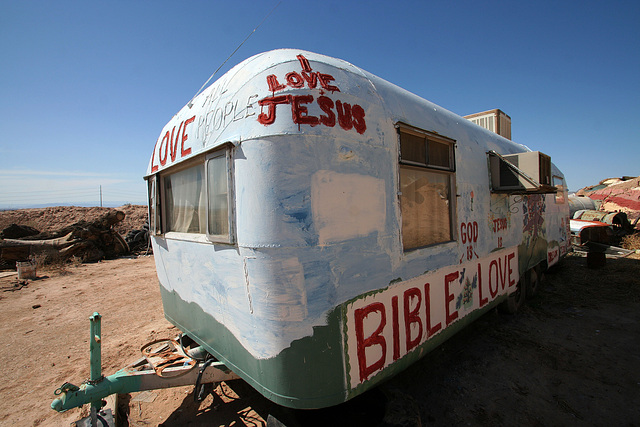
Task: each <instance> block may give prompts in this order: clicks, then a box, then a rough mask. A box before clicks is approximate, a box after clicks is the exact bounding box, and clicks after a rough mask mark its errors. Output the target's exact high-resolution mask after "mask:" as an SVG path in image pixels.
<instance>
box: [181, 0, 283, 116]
mask: <svg viewBox="0 0 640 427" xmlns="http://www.w3.org/2000/svg"><path fill="white" fill-rule="evenodd" d="M280 3H282V0H280V1H279V2H278V4H276V5H275V6H274V7H273V9H271V11H270V12H269V13H268V14H267V16H265V17H264V18H263V19H262V21H261V22H260V23H259V24H258V26H257V27H255V28H254V29H253V31H251V32H250V33H249V35H248V36H247V37H246V38H245V39H244V40H243V41H242V43H240V44H239V45H238V47H237V48H236V50H234V51H233V52H231V55H229V57H228V58H227V59H225V60H224V62H223V63H222V64H220V66H219V67H218V68H217V69H216V70H215V71H214V72H213V74H211V76H210V77H209V78H208V79H207V81H206V82H204V84H203V85H202V87H200V89H199V90H198V92H196V94H195V95H193V97H192V98H191V99H190V100H189V103H188V104H187V105H188V106H189V108H191V107H192V106H193V100H194V98H195V97H196V96H198V95H200V92H202V89H204V88H205V86H207V84H209V82H210V81H211V79H212V78H213V76H215V75H216V73H217V72H218V71H220V68H222V67H224V64H226V63H227V61H228V60H229V59H231V57H232V56H233V55H234V54H235V53H236V52H237V51H238V49H240V48H241V47H242V45H243V44H244V43H245V42H246V41H247V40H249V37H251V36H252V35H253V33H255V32H256V30H257V29H258V28H260V26H261V25H262V24H263V23H264V21H266V20H267V18H268V17H269V16H271V14H272V13H273V11H274V10H276V8H277V7H278V6H280Z"/></svg>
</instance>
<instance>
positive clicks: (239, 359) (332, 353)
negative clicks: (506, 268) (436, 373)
mask: <svg viewBox="0 0 640 427" xmlns="http://www.w3.org/2000/svg"><path fill="white" fill-rule="evenodd" d="M160 290H161V294H162V302H163V306H164V312H165V317H166V318H167V320H168V321H169V322H171V323H173V324H174V325H176V326H177V327H178V328H179V329H180V330H182V331H183V332H184V333H185V334H186V335H188V336H189V337H190V338H192V339H193V340H194V341H196V342H197V343H198V344H200V345H202V346H204V347H205V348H206V349H207V351H209V353H211V354H212V355H213V356H215V357H216V358H217V359H218V360H220V361H221V362H223V363H224V364H225V365H226V366H227V367H228V368H229V369H231V370H232V371H233V372H235V373H236V374H238V375H239V376H240V377H241V378H242V379H244V380H245V381H246V382H247V383H249V384H250V385H251V386H252V387H253V388H255V389H256V390H257V391H258V392H260V393H261V394H262V395H264V396H265V397H266V398H268V399H269V400H271V401H273V402H275V403H277V404H279V405H282V406H286V407H289V408H294V409H317V408H324V407H328V406H334V405H338V404H340V403H343V402H345V401H347V400H349V399H351V398H353V397H355V396H357V395H359V394H361V393H363V392H365V391H366V390H368V389H370V388H372V387H375V386H376V385H378V384H380V383H382V382H384V381H385V380H387V379H389V378H391V377H392V376H394V375H396V374H397V373H399V372H401V371H402V370H404V369H406V368H407V367H408V366H410V365H412V364H413V363H415V362H416V361H417V360H419V359H420V358H422V357H423V356H425V355H426V354H427V353H429V352H430V351H431V350H433V349H434V348H436V347H438V346H439V345H440V344H442V343H443V342H444V341H446V340H447V339H448V338H450V337H451V336H453V335H454V334H455V333H456V332H458V331H459V330H461V329H463V328H464V327H465V326H467V325H468V324H469V323H471V322H473V321H474V320H476V319H477V318H478V317H480V316H481V315H483V314H484V313H486V312H487V311H488V310H490V309H491V308H493V307H495V306H496V304H498V303H499V302H500V301H501V300H502V299H500V298H498V299H497V300H494V301H493V302H492V303H490V304H488V305H487V306H485V307H483V309H481V310H476V311H474V312H472V313H470V314H469V315H468V316H465V317H464V318H462V319H460V320H459V321H457V322H455V323H454V324H452V325H450V326H449V327H448V328H446V329H445V330H443V331H442V332H441V333H439V334H437V335H436V336H434V337H432V338H431V339H429V340H428V341H426V342H424V343H423V344H422V345H420V346H419V347H417V348H415V349H414V351H412V352H411V353H409V354H407V355H406V356H404V357H403V358H401V359H400V360H398V361H396V362H395V363H393V364H392V365H390V366H388V367H387V368H386V369H384V370H383V371H382V372H380V373H378V374H377V375H375V376H374V377H372V378H371V379H369V380H368V381H366V382H364V383H363V384H360V385H358V386H357V387H355V388H350V387H349V386H348V384H349V378H348V374H347V372H349V366H348V364H349V361H348V358H347V357H346V356H345V348H344V342H343V333H344V328H345V326H344V324H345V321H344V314H343V313H344V306H343V305H340V306H338V307H336V308H335V309H334V310H333V311H331V312H330V313H329V315H328V316H327V325H326V326H317V327H314V328H313V335H312V336H309V337H305V338H302V339H299V340H296V341H293V342H292V343H291V346H290V347H288V348H286V349H284V350H283V351H282V352H280V353H279V354H278V355H277V356H275V357H273V358H269V359H258V358H255V357H254V356H252V355H251V354H250V353H249V352H248V351H247V350H246V349H245V348H244V347H243V346H242V345H241V344H240V342H239V341H238V340H237V339H236V338H235V337H234V336H233V334H232V333H231V332H230V331H229V330H228V329H227V328H226V327H225V326H224V325H222V324H221V323H219V322H218V321H216V320H215V319H214V318H213V316H211V315H209V314H207V313H205V312H204V311H203V310H202V308H201V307H200V306H198V305H197V304H196V303H193V302H186V301H184V300H183V299H182V298H180V296H179V295H178V294H177V293H175V292H172V291H168V290H167V289H165V288H164V287H163V286H160ZM345 305H346V304H345Z"/></svg>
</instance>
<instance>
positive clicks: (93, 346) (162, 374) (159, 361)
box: [51, 313, 239, 426]
mask: <svg viewBox="0 0 640 427" xmlns="http://www.w3.org/2000/svg"><path fill="white" fill-rule="evenodd" d="M101 319H102V316H100V314H98V313H93V315H92V316H91V317H90V318H89V320H90V324H91V325H90V340H89V352H90V370H91V375H90V378H89V379H88V380H86V381H85V382H83V383H82V384H81V385H80V386H76V385H74V384H71V383H68V382H66V383H64V384H63V385H62V386H60V387H59V388H58V389H57V390H56V391H55V395H56V396H58V397H57V398H56V399H55V400H54V401H53V402H52V403H51V408H52V409H55V410H56V411H58V412H64V411H67V410H69V409H72V408H76V407H80V406H82V405H85V404H88V403H90V404H91V419H92V421H91V425H93V426H96V425H97V424H96V419H97V417H98V416H102V417H104V416H105V415H106V414H100V410H101V408H102V407H103V406H104V405H105V401H104V400H103V399H105V398H106V397H107V396H110V395H112V394H124V393H133V392H139V391H145V390H156V389H162V388H170V387H180V386H186V385H191V384H194V385H196V388H198V387H199V386H200V385H201V384H207V383H217V382H220V381H230V380H234V379H238V378H239V377H238V376H237V375H236V374H235V373H233V372H231V371H230V370H229V369H227V367H226V366H225V365H224V364H223V363H222V362H219V361H218V360H216V359H214V358H213V357H212V356H211V355H209V354H208V353H207V352H206V351H205V350H204V349H203V348H202V347H201V346H198V347H194V348H189V347H190V344H189V345H183V342H182V337H179V338H178V339H168V340H158V341H153V342H151V343H148V344H145V345H144V346H143V347H142V348H141V352H142V355H143V357H142V358H141V359H139V360H137V361H135V362H133V363H132V364H130V365H127V366H126V367H124V368H123V369H121V370H119V371H118V372H116V373H115V374H113V375H109V376H108V377H105V376H103V375H102V366H101V346H102V338H101Z"/></svg>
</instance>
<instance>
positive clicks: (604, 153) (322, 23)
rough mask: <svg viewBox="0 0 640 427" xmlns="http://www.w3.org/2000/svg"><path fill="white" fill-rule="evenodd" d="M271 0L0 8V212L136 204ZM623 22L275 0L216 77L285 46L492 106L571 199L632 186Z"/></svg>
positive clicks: (498, 9) (543, 7) (591, 6)
mask: <svg viewBox="0 0 640 427" xmlns="http://www.w3.org/2000/svg"><path fill="white" fill-rule="evenodd" d="M277 4H278V0H269V1H259V2H258V1H255V2H250V1H242V0H236V1H228V2H226V1H225V2H220V1H192V2H187V1H183V2H178V1H160V0H159V1H64V0H59V1H55V2H54V1H13V0H10V1H7V0H2V1H0V52H2V60H1V66H0V208H16V207H21V206H25V205H36V204H50V205H51V204H53V205H55V204H63V203H79V204H87V205H91V204H95V203H97V202H98V200H99V194H100V187H102V194H103V203H104V204H105V205H117V204H119V203H125V202H130V203H140V204H143V203H145V202H146V195H145V185H144V181H143V180H142V176H143V175H144V173H145V170H146V167H147V164H148V161H149V157H150V155H151V152H152V150H153V146H154V143H155V141H156V139H157V138H158V136H159V134H160V131H161V129H162V127H163V126H164V124H165V123H166V122H168V121H169V120H170V119H171V117H172V116H173V115H174V114H175V113H176V112H177V111H178V110H179V109H180V108H181V107H182V106H183V105H185V104H186V103H187V102H188V101H189V99H190V98H191V97H192V96H193V95H194V94H195V93H196V92H197V90H198V89H199V88H200V86H201V85H202V84H203V83H204V82H205V81H206V80H207V78H208V77H209V76H210V75H211V73H212V72H213V71H214V70H215V69H216V68H218V66H219V65H220V64H221V63H222V62H223V61H224V60H225V59H226V58H227V57H228V56H229V55H230V54H231V52H233V50H234V49H235V48H236V47H237V46H238V45H239V44H240V43H241V42H242V41H243V40H244V39H245V38H246V36H247V35H248V34H249V33H250V32H251V31H252V30H253V28H254V27H255V26H256V25H258V24H259V23H260V22H261V21H262V20H263V18H264V17H265V16H266V15H267V14H268V13H269V12H270V11H271V10H272V9H273V7H274V6H276V5H277ZM639 23H640V2H637V1H626V2H619V1H606V2H605V1H602V2H592V1H583V2H562V1H560V2H558V1H553V2H551V1H535V2H524V1H523V2H504V1H482V2H478V1H415V2H411V1H394V2H389V1H332V0H328V1H323V2H318V1H303V0H297V1H293V0H282V2H281V3H280V4H279V6H278V7H277V8H276V9H275V11H274V12H273V13H272V15H271V16H270V17H269V18H268V19H267V20H266V21H265V22H264V23H263V24H262V26H261V27H260V28H259V29H258V31H257V32H256V33H255V34H253V35H252V36H251V38H249V40H248V41H247V42H246V43H245V44H244V45H243V46H242V47H241V48H240V49H239V50H238V52H237V53H236V54H235V55H234V56H233V57H232V58H231V59H230V60H229V62H228V63H227V65H226V66H225V67H223V69H222V70H221V71H220V72H219V74H218V76H221V75H222V74H223V73H224V72H225V71H226V70H228V69H229V68H230V67H231V66H233V65H235V64H237V63H239V62H241V61H242V60H244V59H246V58H248V57H249V56H252V55H254V54H256V53H259V52H263V51H267V50H271V49H277V48H283V47H290V48H299V49H304V50H309V51H313V52H317V53H322V54H326V55H329V56H334V57H338V58H341V59H345V60H347V61H349V62H351V63H353V64H355V65H357V66H359V67H361V68H363V69H365V70H367V71H369V72H371V73H373V74H376V75H378V76H380V77H382V78H384V79H386V80H389V81H391V82H393V83H395V84H397V85H399V86H401V87H404V88H405V89H407V90H409V91H411V92H414V93H416V94H418V95H419V96H421V97H423V98H426V99H428V100H430V101H432V102H434V103H436V104H438V105H440V106H442V107H444V108H446V109H448V110H451V111H453V112H455V113H457V114H460V115H466V114H471V113H476V112H479V111H484V110H488V109H492V108H500V109H502V110H503V111H505V112H506V113H507V114H509V115H510V116H511V119H512V135H513V140H514V141H516V142H519V143H522V144H525V145H527V146H529V147H530V148H531V149H534V150H540V151H543V152H544V153H546V154H549V155H550V156H551V158H552V160H553V162H554V163H556V165H558V167H560V169H562V170H563V172H564V173H565V175H566V178H567V181H568V184H569V188H570V189H571V190H577V189H579V188H581V187H584V186H586V185H591V184H596V183H597V182H598V181H600V180H601V179H604V178H607V177H615V176H622V175H634V176H637V175H640V125H639V123H640V24H639ZM214 80H215V78H214Z"/></svg>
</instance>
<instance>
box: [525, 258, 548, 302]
mask: <svg viewBox="0 0 640 427" xmlns="http://www.w3.org/2000/svg"><path fill="white" fill-rule="evenodd" d="M543 278H544V274H543V273H542V266H540V265H536V266H535V267H533V268H531V269H529V271H527V272H526V273H525V281H526V283H527V298H532V297H534V296H536V295H537V294H538V292H540V287H541V286H542V279H543Z"/></svg>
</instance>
